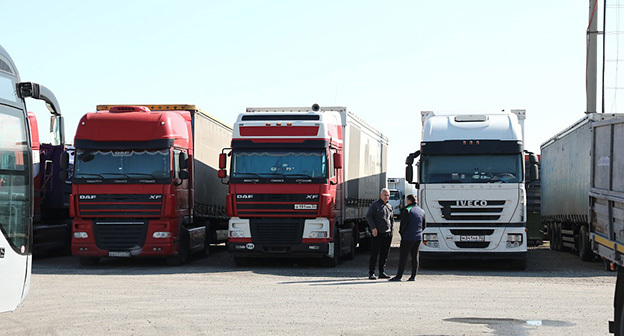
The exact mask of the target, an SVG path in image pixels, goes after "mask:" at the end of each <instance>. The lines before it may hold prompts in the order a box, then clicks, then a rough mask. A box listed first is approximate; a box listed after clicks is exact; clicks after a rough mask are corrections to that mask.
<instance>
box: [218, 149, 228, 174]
mask: <svg viewBox="0 0 624 336" xmlns="http://www.w3.org/2000/svg"><path fill="white" fill-rule="evenodd" d="M221 155H224V154H221ZM217 176H218V177H219V178H221V179H223V178H226V177H227V172H226V171H225V169H219V171H218V172H217Z"/></svg>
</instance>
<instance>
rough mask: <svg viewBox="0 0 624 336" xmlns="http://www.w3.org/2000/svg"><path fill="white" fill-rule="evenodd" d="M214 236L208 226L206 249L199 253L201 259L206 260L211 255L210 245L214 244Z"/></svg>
mask: <svg viewBox="0 0 624 336" xmlns="http://www.w3.org/2000/svg"><path fill="white" fill-rule="evenodd" d="M211 238H212V234H211V232H210V225H208V224H207V225H206V240H205V241H204V249H203V250H201V251H199V257H200V258H206V257H208V256H209V255H210V243H211V242H212V239H211Z"/></svg>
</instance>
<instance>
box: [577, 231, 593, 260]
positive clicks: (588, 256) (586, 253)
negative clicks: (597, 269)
mask: <svg viewBox="0 0 624 336" xmlns="http://www.w3.org/2000/svg"><path fill="white" fill-rule="evenodd" d="M578 248H579V257H580V258H581V260H583V261H593V260H594V251H592V250H591V245H590V243H589V234H588V233H587V226H581V229H580V230H579V245H578Z"/></svg>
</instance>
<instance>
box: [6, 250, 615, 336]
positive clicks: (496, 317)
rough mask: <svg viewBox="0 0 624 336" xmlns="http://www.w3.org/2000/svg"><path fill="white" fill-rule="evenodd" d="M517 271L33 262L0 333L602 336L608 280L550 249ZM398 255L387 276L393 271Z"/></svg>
mask: <svg viewBox="0 0 624 336" xmlns="http://www.w3.org/2000/svg"><path fill="white" fill-rule="evenodd" d="M528 258H529V260H528V261H529V266H528V269H527V270H526V271H514V270H511V269H510V268H509V267H508V265H507V264H506V263H504V262H496V263H483V262H474V263H447V264H444V265H441V266H440V267H437V268H435V269H425V270H421V272H420V273H419V275H418V277H417V281H416V282H405V281H404V282H400V283H390V282H388V281H383V280H376V281H371V280H368V279H367V261H368V255H367V254H366V253H360V254H358V255H356V257H355V259H354V260H350V261H342V262H341V263H340V265H338V267H336V268H322V267H320V266H318V264H317V263H316V262H314V261H305V260H298V261H295V260H262V261H259V262H256V263H253V264H252V265H250V266H248V267H236V266H235V265H234V261H233V259H232V258H231V257H230V256H229V254H228V253H227V252H226V251H225V248H224V247H216V248H215V249H214V253H213V254H212V255H211V256H209V257H208V258H204V259H195V260H191V261H190V262H189V263H188V264H186V265H183V266H180V267H169V266H166V265H165V263H164V262H163V261H162V260H157V259H153V260H151V259H147V260H146V259H142V260H137V259H107V260H104V261H103V262H102V263H101V265H99V266H94V267H82V266H80V265H79V262H78V260H77V258H74V257H71V256H58V257H47V258H38V259H35V260H34V265H33V278H32V285H31V289H30V294H29V296H28V298H27V299H26V301H25V302H24V303H23V304H22V306H20V307H19V308H18V309H17V310H16V311H15V312H13V313H6V314H1V315H0V325H1V326H2V328H1V329H0V334H3V335H97V334H124V335H127V334H132V335H144V334H145V335H154V334H200V335H222V334H229V335H276V334H280V335H291V334H299V335H302V334H303V335H318V334H326V335H605V334H607V331H608V330H607V323H608V321H609V320H610V319H611V318H612V317H611V314H612V313H611V312H612V299H613V290H614V283H615V276H614V274H613V273H609V272H606V271H604V270H603V267H602V264H601V263H598V262H594V263H584V262H581V261H580V260H579V259H578V257H576V256H574V255H572V254H570V253H562V252H554V251H551V250H549V249H548V247H547V246H541V247H538V248H532V249H531V250H530V251H529V256H528ZM397 260H398V249H397V248H396V247H395V248H393V250H392V251H391V255H390V258H389V265H388V271H389V273H393V272H395V271H396V265H397Z"/></svg>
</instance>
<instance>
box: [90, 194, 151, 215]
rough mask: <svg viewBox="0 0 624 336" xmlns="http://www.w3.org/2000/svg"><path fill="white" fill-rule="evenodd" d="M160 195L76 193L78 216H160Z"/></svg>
mask: <svg viewBox="0 0 624 336" xmlns="http://www.w3.org/2000/svg"><path fill="white" fill-rule="evenodd" d="M161 209H162V195H159V194H157V195H150V194H142V195H133V194H130V195H128V194H125V195H124V194H118V195H102V194H99V195H78V213H79V214H80V217H84V218H88V217H135V218H136V217H160V216H161Z"/></svg>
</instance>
